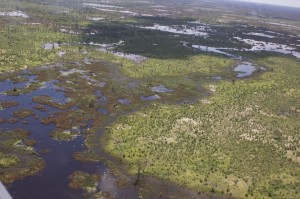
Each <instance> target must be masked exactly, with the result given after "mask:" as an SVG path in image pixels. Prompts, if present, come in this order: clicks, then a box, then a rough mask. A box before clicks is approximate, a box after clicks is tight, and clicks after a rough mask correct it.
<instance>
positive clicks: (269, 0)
mask: <svg viewBox="0 0 300 199" xmlns="http://www.w3.org/2000/svg"><path fill="white" fill-rule="evenodd" d="M238 1H242V2H249V3H259V4H268V5H277V6H287V7H297V8H300V1H297V0H285V1H284V2H282V0H238Z"/></svg>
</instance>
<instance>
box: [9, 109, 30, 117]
mask: <svg viewBox="0 0 300 199" xmlns="http://www.w3.org/2000/svg"><path fill="white" fill-rule="evenodd" d="M34 115H35V113H34V111H32V110H25V109H24V110H17V111H14V112H13V116H14V117H18V118H21V119H24V118H26V117H31V116H34Z"/></svg>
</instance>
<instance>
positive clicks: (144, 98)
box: [141, 95, 160, 101]
mask: <svg viewBox="0 0 300 199" xmlns="http://www.w3.org/2000/svg"><path fill="white" fill-rule="evenodd" d="M158 99H160V96H159V95H150V96H142V97H141V100H142V101H154V100H158Z"/></svg>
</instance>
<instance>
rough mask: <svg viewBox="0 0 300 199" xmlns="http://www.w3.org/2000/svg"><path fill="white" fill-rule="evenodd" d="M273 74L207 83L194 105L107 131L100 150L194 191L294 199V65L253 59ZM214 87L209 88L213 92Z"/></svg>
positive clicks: (297, 107)
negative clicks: (204, 93) (204, 94)
mask: <svg viewBox="0 0 300 199" xmlns="http://www.w3.org/2000/svg"><path fill="white" fill-rule="evenodd" d="M257 62H258V63H260V64H261V65H264V66H267V67H269V68H272V69H273V72H267V73H264V74H261V75H260V76H258V77H256V78H254V79H251V80H240V81H237V82H236V83H235V84H233V83H231V82H227V81H222V82H221V83H218V84H207V85H206V86H207V89H211V90H212V91H215V90H216V91H215V92H212V96H211V97H209V98H207V99H204V100H202V101H199V102H197V103H195V104H194V105H182V106H178V105H153V106H150V107H148V108H145V109H143V110H141V111H139V112H137V113H134V114H132V115H128V116H124V117H122V118H121V119H120V120H119V121H117V122H116V123H115V124H113V125H111V126H110V127H109V128H107V135H106V138H105V143H106V145H105V148H106V150H107V151H108V152H110V153H111V154H112V155H114V156H116V157H118V158H119V159H120V160H122V161H123V162H126V164H128V166H129V168H130V171H131V173H133V174H134V173H136V172H137V171H138V168H139V167H140V165H143V169H144V174H145V175H154V176H158V177H160V178H162V179H165V180H169V181H171V182H177V183H179V184H181V185H184V186H187V187H190V188H192V189H194V190H197V191H199V192H207V191H211V192H217V193H222V194H227V195H230V196H233V197H249V198H255V197H256V198H263V197H264V198H298V197H299V194H300V190H299V187H300V186H299V185H300V181H299V179H300V178H299V173H300V171H299V158H300V153H299V152H300V148H299V135H298V130H299V128H300V126H299V122H298V121H299V116H300V115H299V113H300V104H299V97H300V95H299V93H300V82H299V78H298V75H299V73H300V67H299V61H297V60H292V59H288V58H278V57H269V58H264V59H259V60H257ZM212 88H213V89H212Z"/></svg>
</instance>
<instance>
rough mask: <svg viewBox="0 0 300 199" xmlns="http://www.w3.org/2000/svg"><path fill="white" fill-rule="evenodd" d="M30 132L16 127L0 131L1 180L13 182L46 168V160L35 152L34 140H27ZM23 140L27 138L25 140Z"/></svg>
mask: <svg viewBox="0 0 300 199" xmlns="http://www.w3.org/2000/svg"><path fill="white" fill-rule="evenodd" d="M28 136H29V132H27V131H24V130H21V129H16V130H14V131H7V132H5V131H0V142H1V145H0V151H1V152H0V180H1V181H2V182H4V183H12V182H14V181H16V180H19V179H22V178H24V177H26V176H30V175H34V174H36V173H38V172H39V171H41V170H42V169H43V168H44V162H43V161H42V160H41V159H40V158H39V157H38V154H37V153H36V152H34V150H33V148H32V147H31V146H33V145H34V144H35V141H34V140H25V139H26V138H27V137H28ZM23 140H25V141H24V142H23Z"/></svg>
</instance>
